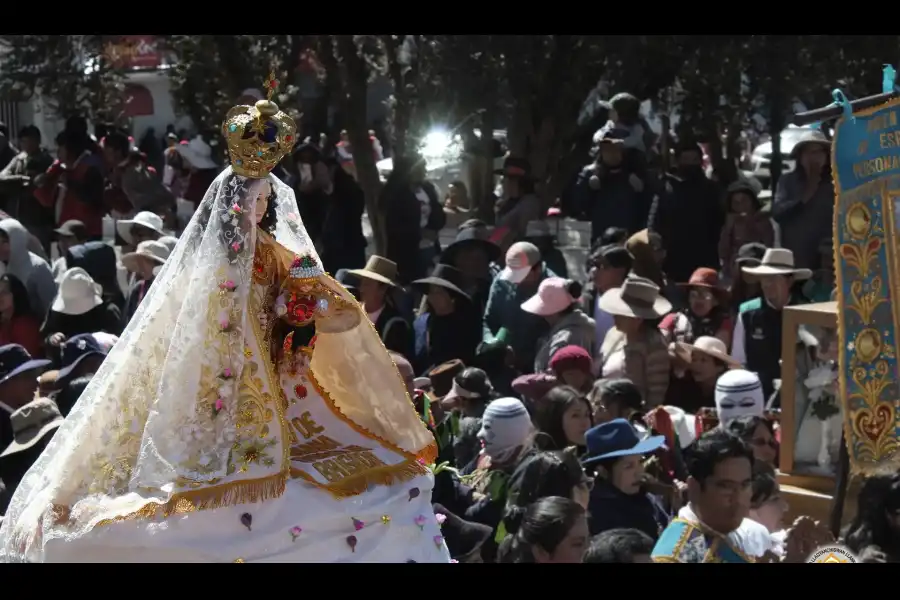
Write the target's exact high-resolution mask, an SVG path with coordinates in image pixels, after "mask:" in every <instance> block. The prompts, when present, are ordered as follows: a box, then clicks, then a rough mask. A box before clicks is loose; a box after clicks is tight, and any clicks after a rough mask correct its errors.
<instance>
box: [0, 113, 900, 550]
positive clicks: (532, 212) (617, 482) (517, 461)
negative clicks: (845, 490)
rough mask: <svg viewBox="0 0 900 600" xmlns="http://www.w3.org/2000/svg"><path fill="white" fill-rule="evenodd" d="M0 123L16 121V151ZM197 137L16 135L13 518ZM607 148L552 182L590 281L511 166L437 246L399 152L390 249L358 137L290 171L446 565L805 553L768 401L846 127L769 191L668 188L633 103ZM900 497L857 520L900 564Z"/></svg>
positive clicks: (10, 388)
mask: <svg viewBox="0 0 900 600" xmlns="http://www.w3.org/2000/svg"><path fill="white" fill-rule="evenodd" d="M8 137H9V132H8V131H6V130H5V128H4V127H2V126H0V142H3V144H4V145H3V148H9V147H10V146H9V141H8ZM180 137H181V136H179V135H176V134H175V133H174V132H169V133H167V135H166V137H165V143H166V145H167V146H168V147H167V148H166V149H165V150H164V151H163V152H162V156H161V157H160V159H159V160H157V161H155V162H157V164H156V166H154V164H153V163H154V160H155V159H154V158H153V156H151V155H148V152H147V151H141V149H139V148H136V147H134V146H135V144H134V140H133V139H131V138H130V137H129V136H128V134H127V132H122V131H117V130H110V131H108V132H107V133H106V135H105V136H103V137H102V138H100V139H99V140H97V139H96V136H91V135H89V134H88V132H87V126H86V123H85V121H84V120H83V119H78V118H73V119H70V120H69V121H68V122H67V125H66V129H65V131H64V132H63V133H61V134H60V135H59V136H58V137H57V139H56V143H57V158H56V159H54V158H53V157H52V156H51V155H50V154H49V153H48V152H47V151H46V150H44V149H43V147H42V145H41V138H40V132H39V131H38V130H37V129H36V128H34V127H26V128H23V130H22V131H20V132H19V135H18V144H19V145H20V151H19V152H13V153H11V154H10V160H9V161H8V164H6V165H0V167H4V166H5V168H3V170H2V173H0V208H2V209H3V210H4V211H5V213H6V214H5V215H4V218H3V220H0V261H2V263H3V264H4V265H5V273H4V274H3V275H2V276H0V408H2V409H3V411H2V413H0V440H2V446H3V448H0V450H2V454H0V478H2V482H3V486H4V491H2V492H0V513H2V512H3V510H4V509H5V507H6V503H8V501H9V498H10V497H11V495H12V493H13V491H14V489H15V487H16V485H17V482H18V481H20V480H21V478H22V477H23V476H24V474H25V472H26V471H27V470H28V468H29V467H30V466H31V464H33V463H34V461H35V460H36V458H37V456H39V455H40V453H41V451H42V450H43V448H44V447H45V446H46V444H47V442H48V440H49V439H50V437H51V436H52V434H53V431H54V429H55V428H56V427H58V426H59V424H60V423H61V422H62V420H63V419H64V418H65V417H66V415H67V413H68V411H69V410H70V409H71V408H72V406H73V405H74V403H75V402H76V401H77V399H78V397H79V395H80V393H81V391H83V390H84V389H85V387H86V386H88V385H90V380H91V376H92V374H93V373H94V372H95V371H96V369H97V367H98V365H99V364H100V363H101V362H102V360H103V359H104V357H105V356H106V354H107V353H108V352H109V350H110V348H112V346H113V345H115V343H116V341H117V336H118V335H120V334H121V333H122V331H123V330H124V329H125V328H126V327H127V325H128V323H129V320H130V319H131V317H132V316H133V315H134V314H135V311H136V310H137V308H138V306H139V305H140V303H141V301H142V299H143V298H144V297H145V296H146V294H147V291H148V289H149V288H150V286H151V285H152V284H153V281H154V277H155V276H156V275H157V274H158V272H159V270H160V269H161V268H162V266H163V265H164V264H165V262H166V260H167V258H168V256H169V255H170V253H171V252H172V250H173V249H174V248H175V245H176V244H177V242H178V239H177V235H178V231H180V229H181V228H182V227H183V226H184V225H185V223H186V219H187V218H189V217H190V215H191V213H192V212H193V211H194V210H195V209H196V208H197V207H198V206H199V204H200V203H201V201H202V200H203V195H204V192H205V190H206V189H207V188H208V187H209V185H210V183H211V182H212V181H213V180H214V179H215V177H216V176H217V174H218V173H219V172H220V170H221V164H220V163H221V158H222V157H221V156H218V155H217V153H216V152H215V151H214V145H211V144H210V143H209V142H207V141H206V140H205V139H204V138H203V137H202V136H195V137H193V138H192V139H190V140H187V139H179V138H180ZM595 139H596V142H597V144H596V148H595V150H596V158H595V160H594V162H593V163H592V164H590V165H588V166H587V167H585V169H584V170H583V171H582V172H581V173H580V174H579V175H578V177H577V178H576V180H575V181H574V182H573V185H572V186H571V188H570V189H569V190H567V191H566V193H565V195H564V197H563V198H562V199H561V200H562V201H561V207H562V211H563V212H564V213H566V214H568V215H569V216H572V217H575V218H579V219H583V220H588V221H590V222H591V240H592V243H591V247H590V250H589V253H588V259H587V262H586V264H585V271H586V273H587V277H586V278H584V279H582V278H579V277H577V276H571V277H570V276H569V274H568V273H567V269H566V266H565V262H564V260H561V255H560V254H559V250H558V249H557V248H555V247H554V245H553V243H552V236H549V235H548V231H549V230H548V228H546V227H545V226H544V227H542V226H541V225H543V223H542V222H543V221H544V217H545V214H544V212H543V209H542V208H541V203H540V201H539V200H538V197H537V196H536V194H535V181H534V179H533V178H532V176H531V169H530V165H529V163H528V161H527V160H525V159H523V158H521V157H515V156H510V157H507V159H506V160H505V163H504V166H503V169H502V170H500V171H499V172H498V173H497V175H499V176H500V177H501V181H502V193H501V194H500V197H498V198H496V223H495V225H494V226H489V225H488V224H486V223H485V222H483V221H480V220H477V219H469V220H467V221H465V222H463V223H462V224H461V225H459V227H458V231H457V235H456V239H455V240H454V241H453V243H452V244H449V245H447V246H446V247H442V246H441V244H440V241H439V239H440V238H439V233H440V232H441V230H442V229H444V228H445V226H446V212H445V207H444V204H443V203H442V199H441V198H439V196H438V190H437V189H436V188H435V187H434V186H433V185H432V184H430V183H429V182H428V178H427V172H426V170H425V168H424V163H423V162H422V161H421V160H415V159H414V158H412V159H411V158H406V159H402V158H398V159H396V160H395V162H394V171H393V173H392V175H391V177H390V178H389V179H388V181H387V183H386V184H385V186H384V189H383V191H382V194H383V197H382V203H381V205H382V206H384V207H385V210H386V215H385V216H386V219H385V222H386V224H387V233H388V235H387V239H388V244H387V248H386V250H385V255H384V256H380V255H377V254H371V253H369V256H368V259H367V258H366V255H367V248H366V246H367V242H366V239H365V237H364V235H363V231H362V218H363V211H364V206H365V203H364V199H363V193H362V190H361V188H360V186H359V185H358V184H357V183H356V181H355V177H354V172H353V169H352V151H351V149H350V147H349V144H348V143H347V142H346V140H342V142H341V143H340V144H338V145H337V146H336V147H334V148H331V149H329V148H327V147H323V146H322V145H321V144H320V143H313V142H311V141H309V140H308V139H307V141H306V142H304V143H302V144H299V145H298V146H297V147H296V148H295V150H294V152H293V153H292V154H291V155H289V156H288V157H287V158H286V159H285V160H284V161H283V162H282V164H281V165H280V166H279V167H278V169H277V170H276V172H275V173H276V174H277V175H279V177H280V178H281V179H282V180H283V181H285V182H286V183H287V184H288V185H290V186H291V187H292V188H293V189H294V190H295V193H296V197H297V204H298V210H299V212H300V214H301V217H302V219H303V222H304V225H305V227H306V229H307V231H308V232H309V234H310V236H311V238H312V239H313V240H314V241H315V243H316V247H317V249H318V251H319V254H320V256H321V258H322V262H323V264H324V267H325V269H326V270H327V271H328V272H330V273H334V274H335V278H336V279H337V280H338V281H339V282H340V283H342V284H343V285H344V286H345V287H346V288H347V289H348V290H350V291H351V292H352V293H353V294H354V295H355V296H356V298H357V299H358V300H359V302H360V304H361V306H362V307H363V309H364V311H365V312H366V314H367V315H368V317H369V319H370V321H371V322H372V324H373V326H374V328H375V330H376V331H377V333H378V335H379V336H380V338H381V340H382V342H383V343H384V345H385V347H386V348H387V349H388V350H389V351H390V352H391V355H392V357H393V359H394V362H395V363H396V365H397V367H398V369H399V372H400V374H401V375H402V377H403V378H404V380H405V382H406V384H407V388H408V391H409V393H410V396H411V398H412V399H413V402H414V404H415V406H416V409H417V411H418V412H419V414H420V415H421V418H422V420H423V422H424V423H425V424H426V425H427V427H428V428H429V429H430V430H431V432H432V433H433V434H434V437H435V439H436V441H437V443H438V446H439V451H440V455H439V458H438V460H437V463H436V464H437V465H438V467H437V468H435V473H436V482H435V488H434V491H433V497H432V501H433V503H434V509H435V512H436V513H437V514H439V515H443V518H442V519H441V521H442V522H444V523H445V526H444V539H445V541H446V542H447V545H448V548H449V550H450V553H451V555H452V556H453V557H454V559H456V560H458V561H460V562H482V561H483V562H607V563H608V562H649V561H651V560H652V561H654V562H753V561H754V560H757V559H760V558H766V557H768V558H769V559H771V557H773V556H774V557H776V558H777V559H779V560H780V559H782V558H784V557H785V556H789V555H791V550H790V548H788V547H789V546H791V544H790V543H789V542H786V538H787V537H789V536H787V534H786V531H785V523H783V522H782V521H783V516H784V514H785V512H786V510H787V506H786V504H785V501H784V499H783V498H782V496H781V495H780V492H779V488H778V482H777V479H776V465H777V460H776V459H777V455H778V451H779V442H778V440H779V431H778V423H777V419H776V418H775V416H774V415H776V414H777V411H775V410H772V409H777V408H778V406H779V402H780V400H779V396H778V391H779V390H778V381H779V379H780V363H779V358H780V354H781V339H782V336H781V329H782V319H781V312H782V311H783V309H784V308H785V307H786V306H789V305H793V304H797V303H803V302H814V301H821V300H827V299H829V298H830V297H831V294H832V288H833V285H834V284H833V268H832V264H831V260H832V252H831V245H830V244H831V239H830V237H831V235H830V230H831V212H830V211H831V206H832V204H833V200H832V199H833V187H832V183H831V176H830V168H829V165H828V155H827V148H828V146H829V142H828V141H827V140H826V139H824V137H821V136H820V135H818V134H817V133H815V132H811V133H810V134H809V136H808V137H807V138H806V139H804V140H803V141H801V142H800V143H799V144H797V146H795V148H794V157H795V158H796V159H797V164H798V168H797V169H796V170H795V171H793V172H792V173H790V174H788V175H786V176H785V177H783V178H782V180H781V182H780V183H779V187H778V191H777V193H776V195H775V198H774V202H773V203H772V206H771V208H769V207H764V206H763V203H762V202H761V201H760V200H759V197H758V192H759V190H758V189H757V188H756V187H755V186H754V185H753V182H748V181H743V180H742V181H739V182H737V183H734V184H731V185H729V186H728V187H727V189H725V190H721V189H720V188H719V185H718V183H717V182H714V181H712V180H710V179H709V178H708V177H707V176H706V175H705V174H704V172H703V170H702V167H701V161H702V150H701V149H700V147H699V146H698V145H697V144H694V143H691V142H688V141H685V142H683V143H681V144H680V145H679V146H678V148H677V150H676V153H675V159H676V164H677V167H678V168H677V172H675V173H672V174H665V175H664V176H662V177H661V178H659V179H658V180H656V179H653V180H651V178H649V177H648V175H647V172H646V169H645V168H644V167H643V165H645V160H644V156H643V155H644V153H645V152H646V149H645V147H644V143H643V140H644V136H643V132H642V131H641V130H640V125H635V124H634V123H633V122H631V121H630V120H629V115H628V111H627V110H621V109H620V110H619V111H618V112H615V111H614V113H613V121H611V122H610V123H609V124H608V125H607V126H606V127H605V128H604V129H603V130H601V131H600V132H598V135H597V136H596V138H595ZM378 152H381V149H380V148H379V149H378ZM150 154H152V153H150ZM348 156H349V157H350V158H349V159H348ZM348 165H350V166H349V167H348ZM160 168H161V171H162V172H160ZM723 198H724V202H723ZM104 219H112V220H113V221H114V222H115V242H114V244H110V243H109V242H108V241H106V240H104V239H103V222H104ZM548 240H549V241H548ZM117 247H118V248H117ZM54 249H55V250H56V254H57V255H58V256H56V258H55V259H54V260H50V258H51V256H53V255H54ZM801 341H804V340H801ZM809 343H811V344H813V345H814V343H815V342H814V341H813V342H809ZM873 481H875V480H873ZM879 486H880V487H879ZM876 488H877V489H876ZM897 490H900V483H897V477H896V476H895V477H894V478H893V479H891V480H890V481H888V482H887V483H885V481H881V480H878V482H876V483H872V484H871V485H870V486H869V488H867V490H864V492H865V493H866V494H868V495H869V496H871V497H872V498H873V499H872V500H871V502H870V503H869V504H866V505H865V507H862V508H861V512H860V515H859V516H858V517H857V520H856V521H855V522H854V524H853V526H852V527H851V529H850V531H849V533H848V535H847V536H846V541H847V543H848V544H849V545H850V546H851V548H852V549H853V550H854V551H856V552H859V553H861V554H862V555H864V556H865V557H867V558H869V559H870V560H873V561H876V562H878V561H886V560H891V559H892V558H893V557H895V556H898V555H897V554H895V553H894V551H893V548H894V547H895V546H894V545H893V542H892V541H891V540H892V539H893V538H892V537H891V536H892V535H893V534H892V533H890V532H892V531H894V530H896V529H897V526H896V524H895V523H894V521H889V523H888V524H887V525H888V527H887V528H886V529H885V528H879V527H880V525H883V524H884V519H885V517H884V514H888V513H885V512H884V511H890V510H891V507H893V506H894V505H895V504H897V502H896V500H897V498H900V495H898V494H900V492H897ZM873 503H874V504H873ZM873 506H875V508H873ZM879 510H881V511H882V512H881V513H880V512H879ZM890 514H893V513H890ZM892 518H893V517H892ZM686 540H687V542H686ZM798 544H799V542H798V543H794V544H793V546H791V547H792V548H794V550H796V547H798ZM799 545H800V546H803V544H799ZM803 547H804V548H806V546H803ZM898 547H900V546H898ZM809 550H811V548H809ZM795 553H796V552H795Z"/></svg>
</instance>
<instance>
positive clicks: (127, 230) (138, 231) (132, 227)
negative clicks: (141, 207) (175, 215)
mask: <svg viewBox="0 0 900 600" xmlns="http://www.w3.org/2000/svg"><path fill="white" fill-rule="evenodd" d="M116 235H118V236H119V237H120V238H122V240H123V241H124V242H125V245H126V246H127V247H129V248H137V245H138V244H140V243H141V242H145V241H149V240H158V239H159V238H161V237H162V236H163V235H165V232H164V231H163V219H162V217H161V216H159V215H158V214H156V213H154V212H150V211H146V210H145V211H141V212H139V213H138V214H136V215H134V217H133V218H131V219H122V220H120V221H117V222H116Z"/></svg>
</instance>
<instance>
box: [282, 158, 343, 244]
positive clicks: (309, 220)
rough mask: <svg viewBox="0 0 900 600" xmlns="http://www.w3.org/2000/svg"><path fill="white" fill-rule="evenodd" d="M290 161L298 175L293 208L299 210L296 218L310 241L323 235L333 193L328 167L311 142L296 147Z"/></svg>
mask: <svg viewBox="0 0 900 600" xmlns="http://www.w3.org/2000/svg"><path fill="white" fill-rule="evenodd" d="M292 158H293V160H294V165H295V167H296V170H297V173H298V174H299V178H298V180H297V181H296V182H295V185H294V190H295V191H296V193H297V206H298V207H300V218H301V219H303V224H304V225H305V226H306V230H307V231H308V232H309V236H310V237H311V238H312V239H313V240H314V241H319V239H320V238H321V237H322V235H323V227H324V225H325V214H326V212H327V209H328V205H329V203H330V196H331V194H332V192H333V182H332V180H331V176H330V173H329V171H328V167H327V166H326V165H325V163H324V162H323V160H322V152H321V150H319V147H318V146H316V145H315V144H313V143H311V142H306V143H303V144H299V145H297V147H296V148H294V151H293V154H292Z"/></svg>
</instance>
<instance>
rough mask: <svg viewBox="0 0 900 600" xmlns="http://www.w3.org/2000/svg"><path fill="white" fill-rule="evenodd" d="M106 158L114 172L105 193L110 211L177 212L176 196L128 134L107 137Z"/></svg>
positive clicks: (112, 134) (116, 132)
mask: <svg viewBox="0 0 900 600" xmlns="http://www.w3.org/2000/svg"><path fill="white" fill-rule="evenodd" d="M179 148H180V146H179ZM103 156H104V159H105V161H106V164H107V166H108V167H109V168H110V169H111V173H110V175H109V177H108V178H107V181H108V185H107V188H106V191H105V193H104V198H105V200H106V202H107V206H109V207H110V208H111V209H113V210H115V211H116V212H118V213H120V214H131V213H132V211H134V210H137V211H148V210H149V211H152V212H154V213H156V214H160V213H163V212H169V211H172V212H174V211H175V210H176V202H175V196H174V195H172V192H171V191H169V189H168V188H166V186H164V185H163V183H162V181H160V179H159V177H157V175H156V172H155V170H151V169H152V167H150V166H149V165H148V164H147V159H146V158H145V157H144V156H143V155H141V154H140V153H139V152H135V151H134V142H133V141H132V140H131V139H130V138H129V136H128V135H127V134H126V133H124V132H121V131H114V132H112V133H110V134H109V135H107V136H106V138H105V140H104V142H103ZM123 237H124V236H123Z"/></svg>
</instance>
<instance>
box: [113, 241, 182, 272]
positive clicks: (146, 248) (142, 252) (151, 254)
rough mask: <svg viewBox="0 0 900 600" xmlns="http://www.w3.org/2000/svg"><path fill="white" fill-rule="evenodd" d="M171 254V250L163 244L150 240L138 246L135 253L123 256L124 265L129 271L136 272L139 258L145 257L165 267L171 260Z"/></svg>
mask: <svg viewBox="0 0 900 600" xmlns="http://www.w3.org/2000/svg"><path fill="white" fill-rule="evenodd" d="M170 253H171V252H170V250H169V248H168V247H167V246H166V245H165V244H163V243H162V242H160V241H158V240H157V241H154V240H148V241H146V242H141V243H140V244H138V245H137V249H136V250H135V251H134V252H129V253H127V254H124V255H123V256H122V264H123V265H125V267H126V268H127V269H128V270H129V271H136V270H137V257H138V256H145V257H147V258H148V259H150V260H152V261H154V262H155V263H157V264H158V265H163V264H165V262H166V259H167V258H169V254H170Z"/></svg>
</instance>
